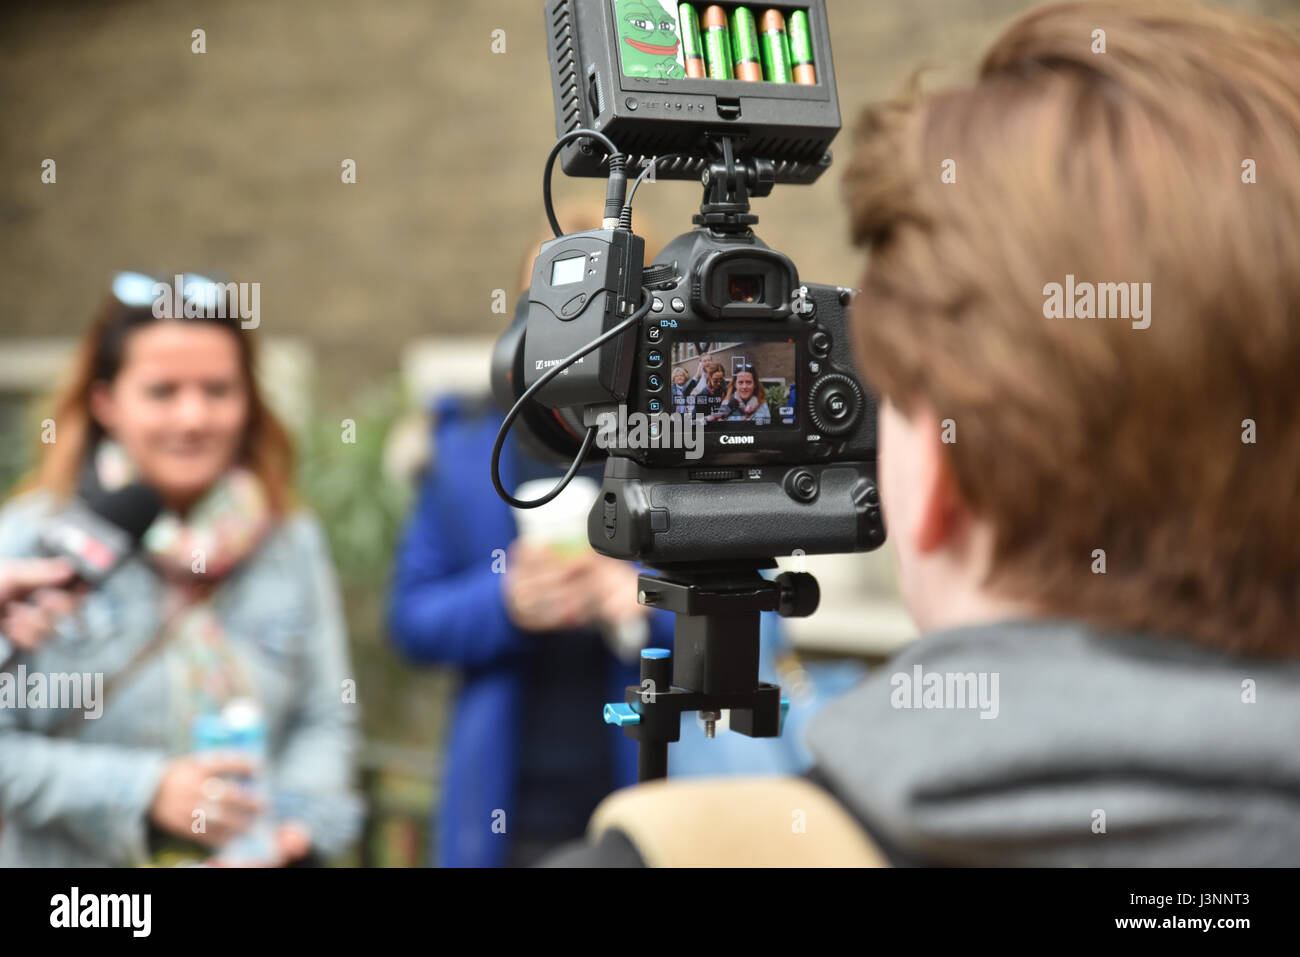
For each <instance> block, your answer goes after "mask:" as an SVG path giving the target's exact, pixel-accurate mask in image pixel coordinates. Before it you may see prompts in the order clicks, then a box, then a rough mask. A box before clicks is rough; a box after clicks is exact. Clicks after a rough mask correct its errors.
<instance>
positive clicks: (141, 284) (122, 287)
mask: <svg viewBox="0 0 1300 957" xmlns="http://www.w3.org/2000/svg"><path fill="white" fill-rule="evenodd" d="M182 276H183V281H182V284H181V297H182V299H183V300H184V301H186V302H190V301H193V300H197V301H198V302H199V303H200V304H201V305H202V306H203V307H204V308H205V309H208V308H215V307H216V304H217V297H218V296H219V295H220V290H219V289H218V288H217V283H216V282H215V281H214V280H212V279H208V278H207V277H206V276H200V275H198V274H197V273H182ZM158 286H165V287H166V289H167V291H166V292H165V293H163V292H160V291H159V290H158V289H157V287H158ZM112 288H113V295H114V297H115V298H116V299H117V301H118V302H120V303H121V304H122V305H124V306H131V307H132V308H140V307H143V306H149V305H152V304H153V303H154V302H155V301H157V299H158V297H159V295H166V296H168V297H171V296H172V295H173V290H172V283H171V281H168V280H163V279H155V278H154V277H153V276H149V275H146V274H145V273H142V272H120V273H118V274H117V275H116V276H114V277H113V287H112Z"/></svg>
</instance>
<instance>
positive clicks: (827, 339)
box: [808, 329, 831, 359]
mask: <svg viewBox="0 0 1300 957" xmlns="http://www.w3.org/2000/svg"><path fill="white" fill-rule="evenodd" d="M808 348H809V349H810V350H812V354H813V355H815V356H817V358H819V359H825V358H826V357H827V356H828V355H830V353H831V336H830V333H829V332H825V331H823V330H820V329H819V330H818V331H817V332H814V333H813V334H812V335H811V336H809V337H808Z"/></svg>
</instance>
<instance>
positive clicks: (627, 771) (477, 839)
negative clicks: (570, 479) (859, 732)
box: [389, 397, 857, 867]
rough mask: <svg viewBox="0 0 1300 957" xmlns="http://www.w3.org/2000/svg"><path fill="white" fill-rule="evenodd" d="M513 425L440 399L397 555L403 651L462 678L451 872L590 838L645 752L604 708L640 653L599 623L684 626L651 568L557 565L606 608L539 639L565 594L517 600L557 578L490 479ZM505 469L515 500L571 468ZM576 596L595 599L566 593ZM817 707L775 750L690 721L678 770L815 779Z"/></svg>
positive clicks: (453, 752) (505, 458) (764, 666)
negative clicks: (648, 582)
mask: <svg viewBox="0 0 1300 957" xmlns="http://www.w3.org/2000/svg"><path fill="white" fill-rule="evenodd" d="M501 418H502V416H501V414H500V413H499V412H498V411H497V410H496V409H495V408H494V407H491V406H490V405H489V404H488V401H487V400H486V399H484V400H482V401H473V400H467V399H464V398H458V397H445V398H442V399H440V400H439V401H438V402H436V403H435V406H434V409H433V419H434V424H433V446H434V459H433V461H432V463H431V465H430V466H429V468H428V469H427V470H426V472H425V475H424V478H423V484H422V488H421V491H420V495H419V500H418V502H417V505H416V509H415V512H414V514H413V515H412V517H411V519H410V522H409V525H408V527H407V529H406V531H405V533H404V536H403V540H402V542H401V544H400V547H399V550H398V554H397V560H396V565H395V570H394V576H393V585H392V591H391V596H390V607H389V631H390V633H391V636H392V639H393V641H394V643H395V645H396V646H397V648H398V649H399V650H400V651H401V652H402V653H403V654H404V655H405V656H406V657H408V658H409V659H410V660H412V661H415V662H417V663H423V664H442V665H450V666H453V667H455V668H457V669H459V671H460V673H461V683H460V690H459V693H458V696H457V700H456V702H455V706H454V709H453V713H452V718H451V729H450V737H449V741H448V743H447V747H446V750H447V754H446V761H445V763H444V767H445V773H444V778H443V781H442V787H441V789H440V790H441V795H442V797H441V807H440V809H439V812H438V816H437V824H436V828H435V834H434V836H433V843H434V852H433V854H431V859H432V860H434V861H435V862H436V863H437V864H438V865H440V866H452V867H456V866H472V867H495V866H507V865H527V864H530V863H533V862H534V861H536V860H537V859H539V858H541V857H543V856H544V855H545V854H546V853H547V851H549V850H550V849H552V848H553V847H556V846H559V845H561V844H563V843H565V842H566V841H568V840H572V839H573V838H575V837H580V836H581V835H582V833H583V831H584V829H585V827H586V822H587V818H588V817H589V816H590V814H591V811H592V809H593V808H594V807H595V805H596V804H597V803H598V802H599V801H600V800H601V798H603V797H604V795H605V794H607V793H608V792H610V791H612V790H614V789H616V788H619V787H624V786H627V785H631V784H634V783H635V782H636V742H635V741H634V740H632V739H630V738H628V737H627V736H626V735H625V734H624V733H623V732H622V731H621V730H620V729H618V728H615V727H613V726H608V725H605V724H604V723H603V722H602V721H601V717H600V715H601V708H602V706H603V704H604V703H606V702H610V701H622V700H623V697H624V689H625V688H626V687H627V686H628V685H636V684H639V683H640V679H639V666H638V656H639V649H638V648H633V649H631V650H630V653H629V651H628V649H620V648H618V647H617V646H616V645H615V644H614V643H613V642H611V641H608V640H607V639H606V637H605V635H604V634H603V633H602V629H601V628H600V622H599V621H598V620H596V619H597V618H598V617H599V610H600V609H601V608H602V607H606V608H607V607H609V606H608V603H610V602H613V603H614V607H616V608H618V609H619V610H620V611H621V612H622V613H627V611H628V610H629V609H628V606H629V605H630V606H631V607H632V608H634V609H636V614H640V615H643V616H644V617H645V622H646V625H647V626H648V627H646V628H645V629H644V632H645V640H644V644H645V645H646V646H651V647H663V648H671V647H672V629H673V615H672V614H671V613H669V612H665V611H662V610H650V609H646V608H644V607H643V606H640V605H636V604H635V595H636V587H635V581H636V576H637V574H638V569H637V567H636V566H635V565H633V564H631V563H627V562H621V561H616V560H614V559H609V558H604V557H603V556H599V555H589V556H586V557H585V558H576V559H572V558H571V559H566V558H564V557H563V556H561V555H558V554H556V555H551V556H543V558H547V559H549V565H550V571H551V574H552V581H554V580H558V579H560V578H562V577H563V575H564V573H565V569H566V568H568V569H569V570H570V571H571V576H570V577H571V578H572V579H580V578H582V576H583V575H586V576H587V582H588V583H587V585H586V586H584V587H585V588H587V589H588V590H590V591H592V592H595V593H596V594H593V595H592V596H591V597H592V598H593V599H599V601H594V602H593V604H592V606H591V607H592V608H594V609H596V612H595V613H590V614H587V615H585V616H583V615H579V616H578V617H577V618H576V619H574V620H572V621H570V622H569V623H568V625H567V627H556V628H551V629H546V630H543V629H541V628H538V627H536V626H537V624H538V621H537V620H536V617H535V616H536V609H535V608H530V607H528V605H529V604H530V602H535V601H537V600H538V599H540V598H543V597H545V596H546V593H549V592H558V591H560V589H558V588H556V589H547V588H534V589H531V593H530V594H520V591H521V589H517V588H512V578H513V577H518V576H522V575H525V574H532V575H533V579H532V580H533V581H540V580H544V579H542V578H541V577H540V576H541V575H543V574H545V570H543V571H531V572H530V571H528V569H529V568H530V567H533V566H535V564H536V563H537V560H538V556H537V554H536V550H535V546H534V547H533V550H532V551H531V552H530V551H529V550H528V549H525V548H523V547H522V544H523V543H521V542H518V541H516V538H517V528H516V524H515V518H514V515H513V512H512V509H510V508H509V507H508V506H507V505H506V504H505V503H504V502H502V501H501V500H500V499H499V498H498V497H497V495H496V492H495V491H494V490H493V488H492V485H491V482H490V481H489V479H488V462H489V460H490V457H491V451H492V444H493V441H494V440H495V438H496V433H497V429H498V427H499V426H500V423H501ZM601 472H602V466H601V465H599V464H597V465H595V466H592V467H589V468H586V469H583V470H582V472H580V473H579V474H584V475H588V476H591V477H593V478H594V479H595V480H597V481H599V477H600V475H601ZM501 473H502V480H503V484H504V485H505V487H507V488H510V489H515V488H517V487H518V485H519V484H520V483H522V482H523V481H525V480H527V479H532V478H540V477H555V478H558V477H559V476H560V474H561V470H560V469H557V468H552V467H550V466H545V465H540V464H538V463H536V462H533V461H532V460H531V459H529V458H528V457H527V456H525V455H523V454H522V453H521V452H520V450H519V448H518V446H517V445H516V444H515V443H514V442H513V441H512V440H507V442H506V444H505V446H504V449H503V452H502V457H501ZM583 562H587V563H591V564H590V565H589V566H583V564H582V563H583ZM575 563H576V564H575ZM521 569H523V570H522V571H521ZM522 591H524V592H529V591H530V590H529V589H523V590H522ZM575 591H576V592H578V593H581V591H582V588H577V589H573V588H570V589H569V590H568V592H567V593H568V594H570V595H572V594H573V593H574V592H575ZM557 601H558V602H559V603H563V599H562V598H560V599H557ZM602 603H606V604H604V605H603V606H602ZM778 621H779V619H778V618H777V617H776V616H775V615H774V614H768V613H765V614H764V615H763V616H762V626H761V633H760V678H761V679H762V680H765V681H776V680H778V679H777V675H776V668H775V662H776V660H777V658H778V657H780V656H781V655H782V654H783V653H784V650H785V648H784V644H783V641H782V636H781V631H780V628H779V624H778ZM856 677H857V670H856V669H854V668H850V669H849V670H848V671H847V672H846V671H844V670H843V669H841V670H840V671H839V672H838V673H837V674H835V675H833V676H831V680H832V681H833V683H834V684H835V685H836V686H837V688H838V687H843V686H846V685H847V684H849V683H851V680H852V679H854V678H856ZM808 703H809V702H808V701H807V700H805V699H803V698H797V699H796V700H795V701H794V705H793V706H792V708H791V712H790V715H789V717H788V718H787V721H786V733H785V734H784V735H783V736H782V737H781V738H771V739H750V738H746V737H744V736H743V735H739V734H734V733H732V734H721V735H719V737H718V738H716V739H714V740H706V738H705V736H704V733H703V731H702V730H701V729H700V728H699V726H698V723H697V721H696V717H695V715H693V714H687V715H684V716H683V719H682V738H681V741H680V742H679V743H677V744H674V745H672V747H671V749H670V752H669V772H670V774H673V775H674V776H677V775H691V774H708V773H711V774H720V773H764V772H766V773H792V772H798V771H800V770H803V769H804V768H806V767H807V766H808V763H809V761H810V758H809V756H808V754H807V751H806V749H805V748H804V747H803V745H802V741H801V739H800V736H799V734H798V733H797V731H798V729H799V728H800V727H802V724H803V722H804V721H806V719H807V717H809V716H810V715H811V713H812V711H813V710H814V709H813V708H812V707H805V705H806V704H808Z"/></svg>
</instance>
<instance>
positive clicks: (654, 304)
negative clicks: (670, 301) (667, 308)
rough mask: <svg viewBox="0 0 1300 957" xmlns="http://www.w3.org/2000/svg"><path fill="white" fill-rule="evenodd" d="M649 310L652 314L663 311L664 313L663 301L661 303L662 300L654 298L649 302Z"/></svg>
mask: <svg viewBox="0 0 1300 957" xmlns="http://www.w3.org/2000/svg"><path fill="white" fill-rule="evenodd" d="M650 309H651V310H652V311H653V312H663V311H664V301H663V300H662V299H660V298H659V297H658V296H655V297H654V299H653V300H652V301H651V303H650Z"/></svg>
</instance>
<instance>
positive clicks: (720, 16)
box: [704, 3, 732, 80]
mask: <svg viewBox="0 0 1300 957" xmlns="http://www.w3.org/2000/svg"><path fill="white" fill-rule="evenodd" d="M704 67H705V69H706V70H707V71H708V74H709V79H711V80H730V79H731V76H732V75H731V38H730V37H729V36H728V34H727V14H726V12H725V11H724V10H723V9H722V7H720V6H718V5H717V4H716V3H715V4H713V5H712V6H709V7H706V8H705V9H704Z"/></svg>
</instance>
